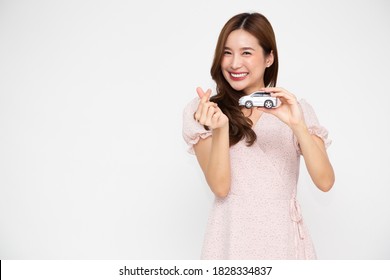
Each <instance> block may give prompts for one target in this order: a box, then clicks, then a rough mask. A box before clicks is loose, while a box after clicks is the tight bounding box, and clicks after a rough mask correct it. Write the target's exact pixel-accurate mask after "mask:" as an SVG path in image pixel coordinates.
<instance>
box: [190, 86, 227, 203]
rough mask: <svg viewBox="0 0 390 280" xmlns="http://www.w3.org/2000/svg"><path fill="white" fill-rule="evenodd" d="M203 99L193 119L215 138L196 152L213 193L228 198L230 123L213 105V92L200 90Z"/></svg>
mask: <svg viewBox="0 0 390 280" xmlns="http://www.w3.org/2000/svg"><path fill="white" fill-rule="evenodd" d="M197 92H198V95H199V97H200V98H201V99H200V102H199V106H198V109H197V111H196V112H195V114H194V118H195V120H196V121H198V122H199V123H200V124H202V125H206V126H208V127H209V128H210V129H212V130H213V135H212V137H208V138H206V139H201V140H199V142H198V143H197V144H196V145H194V151H195V154H196V157H197V159H198V162H199V165H200V167H201V168H202V170H203V173H204V175H205V177H206V181H207V183H208V185H209V186H210V189H211V190H212V192H213V193H214V194H215V195H216V196H218V197H225V196H227V194H228V193H229V191H230V156H229V120H228V118H227V117H226V115H225V114H223V113H222V111H221V109H220V108H218V106H217V104H216V103H213V102H210V101H209V98H210V94H211V90H208V91H207V92H206V93H204V92H203V90H202V89H200V88H198V89H197Z"/></svg>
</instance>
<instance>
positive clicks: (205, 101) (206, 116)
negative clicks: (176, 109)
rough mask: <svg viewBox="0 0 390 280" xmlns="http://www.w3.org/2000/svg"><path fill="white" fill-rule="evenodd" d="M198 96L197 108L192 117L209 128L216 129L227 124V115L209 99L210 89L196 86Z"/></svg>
mask: <svg viewBox="0 0 390 280" xmlns="http://www.w3.org/2000/svg"><path fill="white" fill-rule="evenodd" d="M196 92H197V93H198V96H199V98H200V101H199V105H198V109H197V110H196V112H195V113H194V118H195V120H196V121H197V122H199V123H200V124H201V125H205V126H207V127H209V128H210V129H218V128H222V127H226V126H228V125H229V119H228V117H227V116H226V115H225V114H224V113H223V112H222V110H221V109H220V108H219V107H218V104H217V103H214V102H211V101H210V95H211V89H208V90H207V91H206V92H204V91H203V89H202V88H200V87H198V88H196Z"/></svg>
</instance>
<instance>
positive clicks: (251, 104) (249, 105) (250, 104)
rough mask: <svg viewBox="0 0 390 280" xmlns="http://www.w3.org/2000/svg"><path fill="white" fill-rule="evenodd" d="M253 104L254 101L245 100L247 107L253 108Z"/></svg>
mask: <svg viewBox="0 0 390 280" xmlns="http://www.w3.org/2000/svg"><path fill="white" fill-rule="evenodd" d="M252 106H253V103H252V101H247V102H245V108H247V109H250V108H252Z"/></svg>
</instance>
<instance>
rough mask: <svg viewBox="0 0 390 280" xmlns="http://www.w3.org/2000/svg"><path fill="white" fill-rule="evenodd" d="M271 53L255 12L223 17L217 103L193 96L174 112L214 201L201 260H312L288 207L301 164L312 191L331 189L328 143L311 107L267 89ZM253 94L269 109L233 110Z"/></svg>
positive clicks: (272, 70) (271, 43)
mask: <svg viewBox="0 0 390 280" xmlns="http://www.w3.org/2000/svg"><path fill="white" fill-rule="evenodd" d="M277 74H278V52H277V48H276V41H275V35H274V32H273V29H272V26H271V24H270V23H269V21H268V20H267V19H266V18H265V17H264V16H263V15H261V14H259V13H252V14H249V13H243V14H238V15H236V16H234V17H232V18H231V19H230V20H229V21H228V22H227V23H226V24H225V26H224V27H223V29H222V31H221V33H220V35H219V38H218V43H217V46H216V49H215V56H214V61H213V64H212V67H211V76H212V78H213V80H214V81H215V82H216V91H217V94H216V95H214V96H212V97H211V90H210V89H208V90H207V91H206V92H204V91H203V90H202V89H201V88H197V93H198V96H199V97H196V98H195V99H193V100H192V101H191V102H190V103H189V104H188V105H187V106H186V108H185V109H184V115H183V116H184V119H183V136H184V139H185V141H186V142H187V143H188V145H189V149H190V152H192V153H194V152H195V154H196V157H197V159H198V162H199V165H200V167H201V169H202V170H203V173H204V175H205V178H206V181H207V183H208V185H209V186H210V189H211V191H212V192H213V193H214V194H215V201H214V205H213V209H212V211H211V214H210V218H209V221H208V226H207V231H206V234H205V240H204V245H203V249H202V259H315V258H316V254H315V250H314V247H313V245H312V242H311V239H310V236H309V234H308V231H307V228H306V227H305V225H304V224H303V221H302V216H301V212H300V208H299V205H298V202H297V200H296V193H297V192H296V190H297V181H298V175H299V160H300V156H301V155H302V156H303V158H304V160H305V163H306V167H307V170H308V173H309V174H310V176H311V178H312V180H313V182H314V184H315V185H316V186H317V187H318V188H319V189H320V190H321V191H324V192H327V191H329V190H330V189H331V188H332V186H333V183H334V172H333V168H332V165H331V163H330V162H329V159H328V156H327V153H326V147H327V146H328V145H329V144H330V140H328V139H327V135H328V133H327V130H326V129H325V128H324V127H322V126H321V125H320V124H319V122H318V120H317V117H316V114H315V113H314V111H313V109H312V107H311V106H310V105H309V104H308V103H307V102H305V101H304V100H300V101H298V100H297V98H296V97H295V96H294V95H293V94H292V93H290V92H288V91H287V90H285V89H283V88H279V87H275V86H276V80H277ZM256 91H262V92H266V93H270V95H271V97H276V98H277V102H278V105H277V106H276V108H269V109H266V108H265V107H251V108H249V109H248V108H246V107H245V106H239V99H240V98H241V97H243V96H249V95H250V94H251V93H253V92H256Z"/></svg>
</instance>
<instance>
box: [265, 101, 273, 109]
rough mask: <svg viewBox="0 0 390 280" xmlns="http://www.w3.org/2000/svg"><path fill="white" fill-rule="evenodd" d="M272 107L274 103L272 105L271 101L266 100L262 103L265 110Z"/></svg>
mask: <svg viewBox="0 0 390 280" xmlns="http://www.w3.org/2000/svg"><path fill="white" fill-rule="evenodd" d="M273 106H274V103H272V101H271V100H266V101H265V102H264V107H265V108H267V109H270V108H272V107H273Z"/></svg>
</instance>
